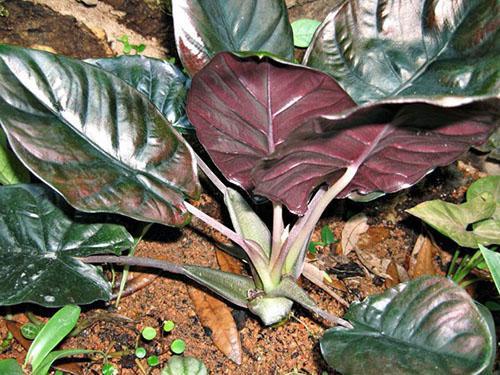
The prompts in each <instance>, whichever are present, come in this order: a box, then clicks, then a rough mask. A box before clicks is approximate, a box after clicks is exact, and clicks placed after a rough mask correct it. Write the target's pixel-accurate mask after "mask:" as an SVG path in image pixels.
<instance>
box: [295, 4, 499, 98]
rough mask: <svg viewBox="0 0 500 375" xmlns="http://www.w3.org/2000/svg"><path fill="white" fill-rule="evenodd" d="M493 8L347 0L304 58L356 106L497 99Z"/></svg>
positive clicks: (327, 21) (330, 17) (495, 7)
mask: <svg viewBox="0 0 500 375" xmlns="http://www.w3.org/2000/svg"><path fill="white" fill-rule="evenodd" d="M498 12H499V8H498V2H496V1H491V0H457V1H449V0H437V1H427V0H416V1H408V0H394V1H383V0H375V1H366V0H353V1H345V2H344V3H343V4H342V5H341V6H340V7H338V8H336V9H335V10H333V11H332V12H331V13H330V14H329V15H328V16H327V17H326V19H325V21H324V22H323V24H322V25H321V26H320V27H319V29H318V32H317V34H316V36H315V38H314V40H313V42H312V43H311V45H310V47H309V49H308V50H307V52H306V56H305V57H304V63H305V64H306V65H308V66H311V67H314V68H317V69H320V70H324V71H326V72H328V73H329V74H331V75H332V76H333V77H334V78H335V79H336V80H337V81H338V82H339V83H340V85H341V86H342V87H343V88H344V89H345V90H346V91H347V92H348V94H349V95H350V96H351V97H352V98H353V99H354V100H355V101H356V102H357V103H364V102H369V101H374V100H379V99H382V98H394V97H397V98H399V99H400V101H402V100H403V99H404V98H407V99H409V100H410V101H411V100H415V98H418V97H424V98H427V100H429V101H431V102H432V103H434V104H439V105H445V106H448V105H459V104H464V103H469V102H471V101H474V100H478V99H484V98H487V97H498V93H499V87H500V86H499V82H498V79H499V68H500V59H499V58H498V56H499V55H500V43H499V42H498V41H499V40H500V35H499V27H498V25H499V23H498Z"/></svg>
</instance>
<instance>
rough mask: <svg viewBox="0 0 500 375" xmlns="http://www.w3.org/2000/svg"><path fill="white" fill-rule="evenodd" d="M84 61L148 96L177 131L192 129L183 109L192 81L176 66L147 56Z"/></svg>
mask: <svg viewBox="0 0 500 375" xmlns="http://www.w3.org/2000/svg"><path fill="white" fill-rule="evenodd" d="M85 61H86V62H88V63H90V64H93V65H95V66H97V67H99V68H101V69H104V70H106V71H108V72H110V73H113V74H114V75H115V76H117V77H118V78H120V79H122V80H124V81H125V82H127V83H128V84H129V85H131V86H132V87H134V88H135V89H137V90H138V91H139V92H141V93H143V94H144V95H146V97H147V98H148V99H149V100H150V101H151V102H152V103H153V104H154V105H155V106H156V107H157V108H158V109H159V110H160V112H161V113H162V114H163V116H165V118H166V119H167V120H168V121H169V122H170V123H171V124H172V125H173V126H174V127H176V128H177V129H178V130H180V131H185V130H192V129H193V127H192V125H191V124H190V123H189V120H188V119H187V116H186V112H185V110H184V107H185V103H186V96H187V91H188V89H189V86H190V84H191V82H190V80H189V79H188V78H187V77H186V76H185V75H184V73H182V72H181V71H180V70H179V69H178V68H177V67H176V66H175V65H174V64H173V63H170V62H168V61H165V60H158V59H154V58H152V57H146V56H120V57H113V58H102V59H90V60H85Z"/></svg>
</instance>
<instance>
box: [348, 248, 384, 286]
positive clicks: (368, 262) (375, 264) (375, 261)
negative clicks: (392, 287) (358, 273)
mask: <svg viewBox="0 0 500 375" xmlns="http://www.w3.org/2000/svg"><path fill="white" fill-rule="evenodd" d="M354 250H355V251H356V255H357V256H358V259H359V261H360V262H361V264H362V265H363V266H365V268H366V269H368V271H370V272H371V273H373V274H375V275H377V276H379V277H383V278H384V279H392V277H391V276H390V275H389V274H387V273H386V271H385V270H386V269H387V266H388V265H389V263H390V262H391V261H390V259H381V258H379V257H377V256H376V255H374V254H371V253H368V252H366V251H363V250H361V249H358V248H357V247H355V248H354Z"/></svg>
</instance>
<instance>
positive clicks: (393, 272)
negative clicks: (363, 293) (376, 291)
mask: <svg viewBox="0 0 500 375" xmlns="http://www.w3.org/2000/svg"><path fill="white" fill-rule="evenodd" d="M385 272H386V273H387V274H388V275H389V276H390V277H391V278H390V279H385V287H386V288H392V287H393V286H395V285H397V284H399V283H400V282H401V280H400V279H399V273H398V267H397V265H396V263H395V262H394V261H393V260H391V262H390V263H389V265H388V266H387V269H386V270H385Z"/></svg>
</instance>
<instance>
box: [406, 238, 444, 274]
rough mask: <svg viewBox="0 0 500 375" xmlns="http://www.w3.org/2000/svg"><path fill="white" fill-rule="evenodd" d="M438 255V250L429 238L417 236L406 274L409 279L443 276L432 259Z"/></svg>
mask: <svg viewBox="0 0 500 375" xmlns="http://www.w3.org/2000/svg"><path fill="white" fill-rule="evenodd" d="M438 253H439V248H438V247H437V246H436V245H435V244H434V242H433V241H432V239H431V238H429V237H428V236H426V235H423V234H421V235H420V236H418V238H417V241H416V242H415V246H414V247H413V251H412V254H411V259H410V268H409V270H408V274H409V276H410V278H411V279H416V278H417V277H420V276H423V275H443V272H441V271H440V270H439V268H438V267H436V264H435V262H434V258H435V257H436V255H437V254H438Z"/></svg>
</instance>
